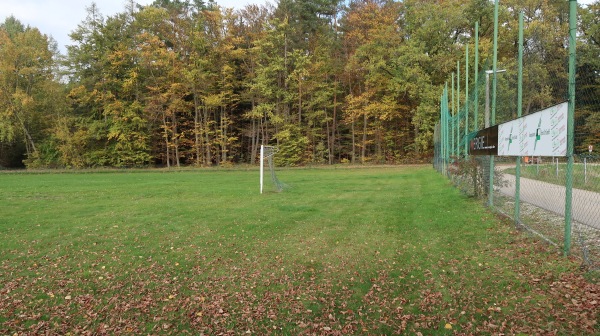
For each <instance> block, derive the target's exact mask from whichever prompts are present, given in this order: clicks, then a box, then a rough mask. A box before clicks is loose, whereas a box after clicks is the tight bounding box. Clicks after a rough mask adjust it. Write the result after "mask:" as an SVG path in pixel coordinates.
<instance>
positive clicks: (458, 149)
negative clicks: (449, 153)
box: [456, 61, 460, 158]
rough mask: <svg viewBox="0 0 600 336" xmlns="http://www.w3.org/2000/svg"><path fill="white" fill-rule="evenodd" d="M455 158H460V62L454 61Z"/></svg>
mask: <svg viewBox="0 0 600 336" xmlns="http://www.w3.org/2000/svg"><path fill="white" fill-rule="evenodd" d="M456 112H457V114H456V157H457V158H458V157H460V61H456Z"/></svg>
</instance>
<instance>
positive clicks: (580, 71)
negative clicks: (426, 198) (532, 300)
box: [434, 1, 600, 269]
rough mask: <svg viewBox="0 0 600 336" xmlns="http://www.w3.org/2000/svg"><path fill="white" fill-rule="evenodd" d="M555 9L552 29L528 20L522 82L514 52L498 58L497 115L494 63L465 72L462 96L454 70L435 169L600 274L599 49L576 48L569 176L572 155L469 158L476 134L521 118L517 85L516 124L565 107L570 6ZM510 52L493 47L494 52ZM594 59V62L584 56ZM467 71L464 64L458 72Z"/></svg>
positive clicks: (444, 103) (504, 28)
mask: <svg viewBox="0 0 600 336" xmlns="http://www.w3.org/2000/svg"><path fill="white" fill-rule="evenodd" d="M596 6H598V7H600V5H598V4H597V5H596ZM553 9H554V10H556V11H557V15H558V20H556V22H554V24H553V25H550V26H548V25H545V24H540V23H539V22H538V21H536V18H535V17H528V18H527V19H526V21H525V22H527V23H526V24H525V25H524V27H523V36H524V43H523V51H522V72H521V74H522V77H521V76H519V74H520V69H519V57H518V51H517V50H515V52H514V57H506V56H507V55H508V56H510V53H506V52H505V53H504V55H503V56H504V57H502V58H500V61H499V62H498V65H497V68H496V74H495V75H496V83H497V84H496V95H495V103H496V104H495V107H496V108H495V109H494V108H493V107H494V106H493V105H494V104H493V98H494V92H493V89H492V78H493V75H494V73H493V71H491V68H492V67H491V66H490V63H491V62H485V63H484V64H483V65H482V66H481V67H480V69H483V70H480V71H479V72H478V74H477V75H475V72H474V71H471V73H469V74H467V75H468V78H469V81H470V82H471V83H472V84H471V85H469V86H468V94H467V90H466V86H465V84H466V82H467V79H466V78H467V77H466V76H465V74H464V73H463V75H462V76H459V75H458V71H457V75H456V76H453V77H456V78H452V79H451V80H450V81H449V82H450V84H449V85H448V86H447V89H446V90H445V91H444V95H442V97H441V101H442V104H441V111H440V116H441V120H440V124H438V125H437V126H436V128H435V134H434V137H435V138H434V146H435V148H434V150H435V158H434V167H435V169H437V170H438V171H439V172H441V173H443V174H446V175H447V176H448V177H449V178H450V179H451V180H452V181H453V183H454V184H455V185H456V186H457V187H458V188H460V189H461V190H462V191H463V192H464V193H466V194H468V195H472V196H475V197H479V198H481V199H482V200H484V201H485V202H486V204H487V205H488V206H490V207H491V208H492V209H494V210H495V211H498V212H500V213H503V214H504V215H506V216H509V217H510V218H512V219H514V221H515V223H516V225H518V226H519V227H522V228H524V229H526V230H528V231H530V232H532V233H534V234H535V235H537V236H539V237H540V238H541V239H544V240H546V241H547V242H549V243H551V244H553V245H556V246H557V247H559V248H563V247H565V246H568V247H567V248H566V250H567V251H569V250H570V253H571V254H574V255H579V256H581V257H582V258H583V260H584V262H585V264H586V265H588V266H589V267H590V268H592V269H600V155H599V151H600V67H599V66H598V65H599V64H600V62H598V61H597V54H598V50H600V48H599V47H598V46H595V48H596V49H593V47H594V46H591V45H590V44H589V43H581V44H582V46H581V47H579V48H578V50H577V54H578V55H579V54H584V53H587V54H588V55H587V57H579V56H578V58H577V66H576V69H577V75H576V91H575V97H576V103H575V115H574V143H573V164H572V171H569V169H568V168H569V164H568V157H500V156H495V157H492V156H470V155H468V154H469V153H468V144H469V140H470V139H471V138H472V137H473V136H474V132H475V131H477V130H481V129H483V128H485V127H486V126H488V125H496V124H500V123H504V122H507V121H511V120H514V119H517V118H518V117H519V113H518V111H519V104H518V102H519V94H518V93H519V92H518V89H519V79H520V78H522V82H521V83H522V86H521V88H522V91H521V92H522V100H521V102H522V104H521V106H522V108H521V111H522V113H521V115H522V116H526V115H529V114H532V113H535V112H537V111H540V110H543V109H546V108H548V107H551V106H554V105H556V104H559V103H562V102H565V101H568V100H569V49H568V42H569V39H568V36H569V24H568V17H569V4H568V2H566V1H565V2H564V6H563V5H555V7H553ZM581 17H583V18H585V16H581ZM512 26H514V25H511V24H506V25H501V27H502V28H501V29H500V30H499V34H514V31H509V29H510V28H509V27H512ZM549 29H552V30H553V34H550V33H549V32H548V30H549ZM557 36H560V37H562V40H557V38H556V37H557ZM580 38H581V37H580ZM507 48H508V47H507V46H503V45H499V49H504V50H506V49H507ZM590 48H592V49H593V50H590ZM593 52H596V58H594V57H589V54H590V53H592V54H593ZM471 62H472V61H471ZM466 64H468V63H467V62H464V63H463V64H462V70H464V69H466ZM460 65H461V64H459V66H460ZM457 68H458V67H457ZM459 83H460V84H459ZM460 86H462V87H463V88H464V89H462V90H460ZM490 91H491V92H490ZM490 161H491V162H490ZM492 172H493V173H492ZM568 176H570V177H571V179H572V188H573V189H572V204H571V207H572V212H571V213H572V216H571V221H568V220H567V218H568V217H569V216H567V217H566V216H565V209H566V205H567V199H568V197H567V190H568V188H567V177H568ZM490 179H491V181H490ZM490 193H491V195H490ZM567 208H568V207H567ZM568 222H570V224H571V225H570V229H571V230H570V231H569V225H568ZM571 238H572V241H571Z"/></svg>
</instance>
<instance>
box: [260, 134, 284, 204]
mask: <svg viewBox="0 0 600 336" xmlns="http://www.w3.org/2000/svg"><path fill="white" fill-rule="evenodd" d="M276 153H277V147H274V146H265V145H261V146H260V193H261V194H262V193H263V191H264V190H265V187H266V185H269V184H271V183H272V184H273V189H274V190H275V191H277V192H279V191H281V190H283V183H281V182H280V181H279V180H278V179H277V176H276V175H275V163H274V162H273V157H274V156H275V154H276ZM265 161H267V165H268V169H269V174H270V175H271V178H270V179H269V178H267V179H266V180H265Z"/></svg>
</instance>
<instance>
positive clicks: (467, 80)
mask: <svg viewBox="0 0 600 336" xmlns="http://www.w3.org/2000/svg"><path fill="white" fill-rule="evenodd" d="M467 134H469V45H468V44H467V50H466V57H465V137H464V141H465V158H467V156H469V143H468V141H467Z"/></svg>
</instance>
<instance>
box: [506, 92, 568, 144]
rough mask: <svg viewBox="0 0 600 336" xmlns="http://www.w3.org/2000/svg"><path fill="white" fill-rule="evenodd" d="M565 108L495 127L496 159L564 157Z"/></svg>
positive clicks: (561, 105)
mask: <svg viewBox="0 0 600 336" xmlns="http://www.w3.org/2000/svg"><path fill="white" fill-rule="evenodd" d="M567 113H568V104H567V103H566V102H565V103H561V104H558V105H555V106H552V107H550V108H547V109H545V110H542V111H539V112H536V113H533V114H530V115H527V116H525V117H522V118H519V119H515V120H512V121H509V122H506V123H503V124H500V125H498V155H499V156H565V155H566V154H567Z"/></svg>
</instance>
